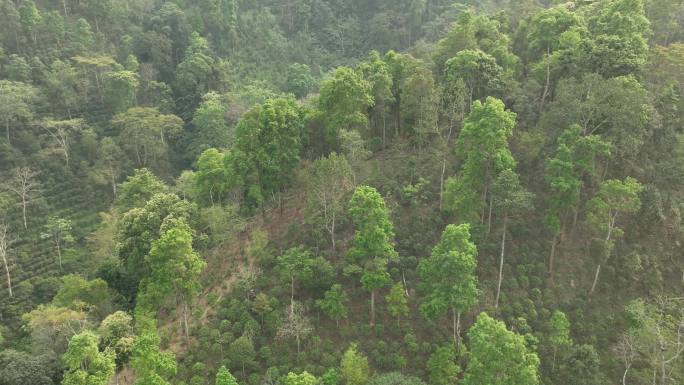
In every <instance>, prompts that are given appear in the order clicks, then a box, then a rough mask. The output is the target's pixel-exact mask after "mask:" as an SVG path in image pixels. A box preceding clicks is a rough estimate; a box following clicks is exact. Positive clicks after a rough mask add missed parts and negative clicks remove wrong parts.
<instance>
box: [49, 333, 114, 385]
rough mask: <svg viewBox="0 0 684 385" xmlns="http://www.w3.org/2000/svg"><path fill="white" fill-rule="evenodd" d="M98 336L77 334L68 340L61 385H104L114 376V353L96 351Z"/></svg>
mask: <svg viewBox="0 0 684 385" xmlns="http://www.w3.org/2000/svg"><path fill="white" fill-rule="evenodd" d="M98 339H99V338H98V336H97V335H95V334H94V333H92V332H88V331H86V332H83V333H80V334H77V335H75V336H73V337H71V339H70V340H69V347H68V348H67V351H66V353H64V356H63V360H64V363H65V365H66V367H67V371H66V373H65V374H64V378H63V379H62V384H63V385H106V384H108V383H109V380H110V379H111V378H112V376H113V375H114V369H115V364H114V352H112V351H111V350H105V351H104V352H100V351H99V350H98V342H99V341H98Z"/></svg>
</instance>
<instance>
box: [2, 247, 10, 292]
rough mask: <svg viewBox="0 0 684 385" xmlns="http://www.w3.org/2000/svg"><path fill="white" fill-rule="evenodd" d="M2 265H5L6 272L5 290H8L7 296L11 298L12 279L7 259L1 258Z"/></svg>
mask: <svg viewBox="0 0 684 385" xmlns="http://www.w3.org/2000/svg"><path fill="white" fill-rule="evenodd" d="M2 263H4V264H5V271H6V272H7V289H8V290H9V296H10V298H12V278H11V277H10V271H9V264H8V263H7V257H6V256H5V255H3V256H2Z"/></svg>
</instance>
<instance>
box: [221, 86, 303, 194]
mask: <svg viewBox="0 0 684 385" xmlns="http://www.w3.org/2000/svg"><path fill="white" fill-rule="evenodd" d="M303 114H304V110H303V109H302V108H301V107H300V106H299V105H298V104H297V102H296V101H295V100H294V99H293V98H274V99H268V100H266V101H265V102H264V103H263V104H257V105H256V106H254V107H252V109H251V110H249V111H248V112H247V113H245V114H244V115H243V116H242V118H241V119H240V121H239V122H238V124H237V126H236V128H235V144H234V145H233V147H232V148H231V150H230V151H229V152H228V153H227V154H226V161H225V162H226V167H227V169H228V177H229V182H230V186H231V187H236V188H239V189H240V190H241V191H242V195H243V198H244V199H245V201H246V202H245V203H246V205H247V207H248V208H254V207H256V206H259V205H261V204H262V203H263V202H264V201H265V200H266V198H267V197H269V196H270V195H273V194H278V193H280V192H281V191H282V190H283V189H284V188H285V187H286V186H287V185H288V184H289V183H290V182H291V181H292V179H293V177H294V170H295V167H296V166H297V165H298V164H299V153H300V150H301V146H302V143H301V135H302V129H303V127H304V122H303Z"/></svg>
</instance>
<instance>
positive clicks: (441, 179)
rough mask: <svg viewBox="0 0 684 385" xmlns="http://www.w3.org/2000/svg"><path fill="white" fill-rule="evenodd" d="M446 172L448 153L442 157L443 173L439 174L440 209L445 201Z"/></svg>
mask: <svg viewBox="0 0 684 385" xmlns="http://www.w3.org/2000/svg"><path fill="white" fill-rule="evenodd" d="M445 173H446V155H444V159H442V173H441V174H440V176H439V209H440V210H442V202H443V201H444V174H445Z"/></svg>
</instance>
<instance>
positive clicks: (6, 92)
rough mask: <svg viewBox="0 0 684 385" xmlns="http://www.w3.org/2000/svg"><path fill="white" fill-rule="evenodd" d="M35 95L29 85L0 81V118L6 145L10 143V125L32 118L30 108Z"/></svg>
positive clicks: (33, 89)
mask: <svg viewBox="0 0 684 385" xmlns="http://www.w3.org/2000/svg"><path fill="white" fill-rule="evenodd" d="M37 95H38V90H37V89H35V88H34V87H33V86H31V85H29V84H26V83H21V82H13V81H9V80H0V116H2V117H3V120H4V121H3V123H4V126H5V133H6V137H7V143H11V135H10V133H11V130H12V125H15V124H19V122H20V121H22V120H28V119H30V118H31V117H32V116H33V113H32V111H31V107H32V104H33V101H34V99H35V98H36V96H37Z"/></svg>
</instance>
